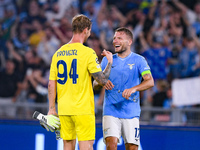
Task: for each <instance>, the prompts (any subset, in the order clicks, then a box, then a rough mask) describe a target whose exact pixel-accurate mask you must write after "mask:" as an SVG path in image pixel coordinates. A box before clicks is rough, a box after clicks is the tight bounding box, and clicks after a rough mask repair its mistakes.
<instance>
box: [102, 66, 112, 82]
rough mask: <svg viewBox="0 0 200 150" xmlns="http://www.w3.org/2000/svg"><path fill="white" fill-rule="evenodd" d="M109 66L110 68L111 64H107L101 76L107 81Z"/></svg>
mask: <svg viewBox="0 0 200 150" xmlns="http://www.w3.org/2000/svg"><path fill="white" fill-rule="evenodd" d="M111 66H112V63H110V62H108V64H107V66H106V68H105V69H104V71H103V74H104V75H105V77H106V79H108V77H109V75H110V71H111Z"/></svg>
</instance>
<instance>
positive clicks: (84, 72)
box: [49, 43, 101, 115]
mask: <svg viewBox="0 0 200 150" xmlns="http://www.w3.org/2000/svg"><path fill="white" fill-rule="evenodd" d="M99 71H101V67H100V65H99V63H98V59H97V55H96V53H95V51H94V50H93V49H91V48H89V47H86V46H84V45H83V44H81V43H71V44H65V45H63V46H62V47H61V48H60V49H58V50H57V51H56V52H55V54H54V55H53V58H52V63H51V68H50V76H49V80H57V101H58V115H86V114H94V94H93V88H92V80H91V73H96V72H99Z"/></svg>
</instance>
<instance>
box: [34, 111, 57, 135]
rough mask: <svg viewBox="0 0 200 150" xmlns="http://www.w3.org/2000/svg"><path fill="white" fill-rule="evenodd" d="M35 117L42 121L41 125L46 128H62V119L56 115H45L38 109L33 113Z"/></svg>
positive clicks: (52, 130)
mask: <svg viewBox="0 0 200 150" xmlns="http://www.w3.org/2000/svg"><path fill="white" fill-rule="evenodd" d="M33 118H34V119H38V120H39V121H40V125H41V126H42V127H43V128H45V129H46V130H47V131H49V130H50V131H51V132H54V131H55V130H57V129H59V128H60V119H59V118H58V117H56V116H54V115H43V114H42V113H39V112H37V111H35V112H34V114H33Z"/></svg>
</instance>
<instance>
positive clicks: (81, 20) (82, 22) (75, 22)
mask: <svg viewBox="0 0 200 150" xmlns="http://www.w3.org/2000/svg"><path fill="white" fill-rule="evenodd" d="M91 25H92V22H91V20H90V19H89V18H88V17H87V16H85V15H83V14H79V15H76V16H74V17H73V19H72V31H73V33H81V32H83V30H84V29H85V28H88V29H90V28H91Z"/></svg>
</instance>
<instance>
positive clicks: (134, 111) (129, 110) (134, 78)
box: [101, 52, 150, 119]
mask: <svg viewBox="0 0 200 150" xmlns="http://www.w3.org/2000/svg"><path fill="white" fill-rule="evenodd" d="M107 62H108V60H107V58H106V57H104V58H103V60H102V62H101V67H102V70H104V69H105V67H106V65H107ZM147 70H150V68H149V66H148V64H147V62H146V60H145V59H144V57H143V56H141V55H138V54H135V53H133V52H131V53H130V55H129V56H127V57H126V58H120V57H118V55H117V54H115V55H113V64H112V68H111V73H110V76H109V80H110V81H111V82H112V83H113V84H114V88H113V89H112V90H106V91H105V98H104V104H103V108H104V109H103V115H110V116H114V117H118V118H126V119H130V118H134V117H138V118H139V117H140V112H141V109H140V97H139V92H138V91H137V92H136V93H134V94H132V95H131V97H130V98H129V100H127V99H125V98H123V97H122V92H123V91H124V90H125V89H128V88H131V87H133V86H136V85H138V84H140V82H141V79H142V75H141V74H142V72H144V71H147Z"/></svg>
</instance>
